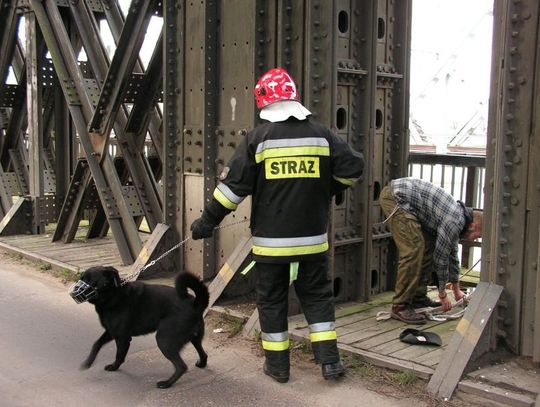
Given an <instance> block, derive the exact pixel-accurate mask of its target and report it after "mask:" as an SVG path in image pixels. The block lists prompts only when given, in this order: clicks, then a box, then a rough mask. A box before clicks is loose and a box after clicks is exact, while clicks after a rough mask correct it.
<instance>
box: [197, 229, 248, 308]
mask: <svg viewBox="0 0 540 407" xmlns="http://www.w3.org/2000/svg"><path fill="white" fill-rule="evenodd" d="M251 247H252V242H251V238H247V237H244V238H242V239H240V242H239V243H238V246H236V248H235V249H234V251H233V252H232V254H231V255H230V257H229V258H228V259H227V261H226V262H225V264H224V265H223V267H221V269H220V270H219V273H218V274H217V275H216V276H215V277H214V279H213V280H212V282H211V283H210V286H209V287H208V290H209V291H210V302H209V304H208V308H206V311H204V314H203V315H206V314H207V313H208V310H209V309H210V307H211V306H212V305H214V303H215V302H216V301H217V299H218V298H219V296H220V295H221V293H222V292H223V291H224V290H225V287H227V284H229V282H230V281H231V280H232V278H233V277H234V275H235V274H236V272H237V271H238V269H239V268H240V266H241V265H242V263H243V262H244V261H245V259H246V257H247V256H248V255H249V253H250V252H251Z"/></svg>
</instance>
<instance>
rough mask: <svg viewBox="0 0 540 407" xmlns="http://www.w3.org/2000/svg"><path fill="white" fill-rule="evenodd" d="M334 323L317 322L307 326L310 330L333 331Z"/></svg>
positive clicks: (334, 328)
mask: <svg viewBox="0 0 540 407" xmlns="http://www.w3.org/2000/svg"><path fill="white" fill-rule="evenodd" d="M335 330H336V323H335V322H333V321H332V322H317V323H316V324H311V325H310V326H309V331H310V332H323V331H335Z"/></svg>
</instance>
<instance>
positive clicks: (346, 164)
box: [330, 132, 364, 194]
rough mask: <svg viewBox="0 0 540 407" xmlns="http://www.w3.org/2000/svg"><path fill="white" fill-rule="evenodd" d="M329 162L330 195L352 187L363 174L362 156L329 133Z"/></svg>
mask: <svg viewBox="0 0 540 407" xmlns="http://www.w3.org/2000/svg"><path fill="white" fill-rule="evenodd" d="M330 161H331V167H332V177H333V180H332V182H333V185H332V193H333V194H336V193H339V192H341V191H343V190H345V189H347V188H348V187H350V186H351V185H353V184H354V183H355V182H356V181H358V179H359V178H360V176H361V175H362V173H363V170H364V156H363V155H362V154H361V153H359V152H358V151H354V150H353V149H352V148H351V147H350V146H349V145H348V144H347V143H346V142H345V141H343V140H342V139H341V138H340V137H339V136H337V135H335V134H333V133H332V132H330Z"/></svg>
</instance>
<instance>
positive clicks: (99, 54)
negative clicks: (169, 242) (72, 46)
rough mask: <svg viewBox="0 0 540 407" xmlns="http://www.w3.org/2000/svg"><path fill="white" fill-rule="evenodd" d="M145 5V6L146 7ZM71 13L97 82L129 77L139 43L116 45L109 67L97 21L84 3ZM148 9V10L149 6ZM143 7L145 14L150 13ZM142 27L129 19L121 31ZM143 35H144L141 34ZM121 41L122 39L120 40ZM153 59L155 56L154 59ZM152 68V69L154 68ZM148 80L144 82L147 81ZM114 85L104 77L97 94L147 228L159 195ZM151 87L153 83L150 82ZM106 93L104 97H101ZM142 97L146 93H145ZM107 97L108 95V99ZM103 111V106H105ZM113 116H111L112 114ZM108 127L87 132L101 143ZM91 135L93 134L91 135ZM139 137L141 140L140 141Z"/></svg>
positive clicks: (156, 217)
mask: <svg viewBox="0 0 540 407" xmlns="http://www.w3.org/2000/svg"><path fill="white" fill-rule="evenodd" d="M147 7H149V6H147ZM70 10H71V14H72V16H73V19H74V21H75V22H76V23H77V26H78V27H79V33H80V37H81V39H82V41H83V45H84V48H85V50H87V52H88V54H89V55H90V56H91V58H90V59H89V62H90V65H91V66H92V71H93V72H95V74H96V79H97V80H98V81H101V80H103V78H105V77H107V78H109V79H108V80H110V78H113V77H115V78H125V77H128V76H129V72H130V69H133V67H134V65H135V63H136V59H137V55H138V52H139V48H140V45H141V44H140V43H139V44H138V45H134V46H133V47H132V46H127V45H126V44H123V45H124V46H126V47H127V48H122V44H119V46H118V48H117V51H116V53H115V56H114V57H113V62H112V63H113V64H115V61H117V62H116V68H114V67H113V65H111V66H110V67H109V63H108V57H107V54H106V51H105V45H104V44H103V43H102V40H101V38H100V36H99V33H98V29H97V22H96V21H95V19H94V18H93V17H92V14H91V13H90V12H89V10H88V9H87V8H85V7H84V4H80V3H78V4H74V5H71V6H70ZM130 10H131V13H130V15H132V13H137V12H139V11H141V10H140V9H138V8H132V9H130ZM148 10H150V11H152V10H153V8H149V9H148ZM148 10H147V14H148V13H149V12H150V11H148ZM130 15H128V21H131V20H133V19H134V17H133V15H132V17H131V18H130V17H129V16H130ZM149 18H150V15H147V18H146V20H149ZM142 24H143V26H142V27H141V26H138V25H137V24H135V23H134V22H133V21H131V26H130V27H128V28H127V29H126V30H125V31H123V32H124V33H125V34H124V35H125V36H127V35H131V34H133V30H142V31H143V33H144V32H145V31H146V26H147V24H148V21H146V23H142ZM125 36H124V40H123V42H124V43H125V42H126V41H127V40H126V37H125ZM137 37H141V33H140V32H139V33H138V34H137ZM143 38H144V36H143ZM121 41H122V39H121ZM160 44H161V43H158V44H157V46H158V47H159V46H160ZM123 51H126V52H128V53H129V54H130V55H129V56H127V55H125V54H124V53H123ZM124 58H126V59H131V60H132V61H131V64H130V65H129V66H124V67H123V68H122V72H119V71H118V70H119V67H118V66H119V65H121V64H120V63H119V62H118V61H119V60H122V59H124ZM154 60H155V59H154ZM155 70H156V69H155V68H154V71H155ZM116 82H119V83H121V82H124V81H123V80H117V81H116ZM147 83H148V81H147ZM111 86H112V87H114V88H115V89H116V91H117V92H118V93H116V91H114V92H113V91H112V89H108V88H107V79H106V80H105V84H104V86H103V88H102V89H101V96H100V100H101V101H102V102H103V101H104V100H108V101H109V102H110V106H111V107H112V106H114V109H113V110H114V112H113V111H110V112H109V115H110V116H109V118H108V119H107V122H108V124H107V126H109V125H111V126H114V130H115V135H116V138H117V140H118V147H119V149H120V152H121V153H122V157H123V159H124V160H125V162H126V164H127V171H128V174H124V175H122V174H121V175H120V179H121V180H125V179H127V178H128V175H129V176H130V177H131V179H132V181H133V185H134V186H135V191H136V193H137V196H138V197H139V201H140V204H141V207H142V208H143V211H144V214H145V217H146V220H147V222H148V225H149V227H150V229H151V230H153V228H154V227H155V226H156V225H157V224H158V223H159V222H161V219H162V210H161V199H160V197H159V192H158V189H157V186H156V181H155V179H153V176H152V173H151V171H150V168H149V166H148V165H147V164H146V163H145V161H146V159H145V157H144V154H143V150H142V149H143V146H144V133H143V132H142V131H141V132H140V134H139V135H138V138H137V137H132V135H129V134H126V131H125V127H126V125H127V122H128V119H127V114H126V110H125V108H124V107H123V105H122V100H123V97H122V94H121V93H122V92H125V87H124V89H123V91H122V92H121V91H120V88H119V87H116V85H112V84H109V88H111ZM154 86H155V85H154ZM144 90H145V89H144V87H143V88H141V89H140V92H144ZM104 95H106V96H104ZM146 96H147V97H148V96H150V95H148V94H146ZM109 97H110V98H109ZM150 100H151V102H153V101H154V98H153V97H150ZM99 106H100V105H99V103H98V106H97V107H96V110H95V112H97V111H98V110H100V107H99ZM147 107H148V110H147V111H144V112H143V111H141V110H140V109H135V108H134V110H136V112H137V113H138V114H140V116H141V118H143V117H146V116H148V112H149V111H150V108H153V107H154V105H153V104H152V103H151V104H149V105H147ZM105 110H107V109H105ZM98 116H99V115H96V113H95V114H94V118H96V117H98ZM113 116H114V117H113ZM110 130H111V129H110V128H109V127H108V130H107V133H104V134H98V133H95V132H90V136H91V138H92V139H94V140H97V139H100V138H101V139H102V142H104V143H105V144H106V140H105V139H108V138H109V135H110ZM93 136H95V137H93ZM141 139H142V140H143V142H141ZM103 220H104V218H102V217H98V218H95V219H94V221H98V222H102V221H103ZM91 229H95V230H101V231H106V228H104V227H103V226H102V225H96V227H95V228H94V227H93V228H91Z"/></svg>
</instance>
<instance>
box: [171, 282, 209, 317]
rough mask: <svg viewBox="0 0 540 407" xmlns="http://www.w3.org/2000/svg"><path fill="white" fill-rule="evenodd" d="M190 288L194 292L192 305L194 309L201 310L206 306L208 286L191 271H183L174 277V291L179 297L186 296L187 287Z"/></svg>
mask: <svg viewBox="0 0 540 407" xmlns="http://www.w3.org/2000/svg"><path fill="white" fill-rule="evenodd" d="M188 288H191V289H192V290H193V292H194V293H195V301H194V303H193V305H194V306H195V309H196V310H197V311H199V312H200V313H201V314H202V312H203V311H204V310H205V309H206V307H208V302H209V299H210V295H209V294H208V288H207V287H206V286H205V285H204V283H203V282H202V281H201V280H199V278H198V277H197V276H195V275H193V274H191V273H188V272H183V273H180V274H179V275H178V277H176V292H177V293H178V296H179V297H180V298H188V296H189V294H188V291H187V289H188Z"/></svg>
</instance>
